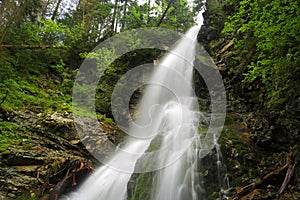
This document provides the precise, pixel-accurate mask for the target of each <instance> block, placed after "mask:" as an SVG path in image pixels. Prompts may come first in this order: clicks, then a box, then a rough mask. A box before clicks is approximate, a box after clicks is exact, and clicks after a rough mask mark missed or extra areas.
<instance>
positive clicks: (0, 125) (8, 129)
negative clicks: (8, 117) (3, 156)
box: [0, 121, 32, 153]
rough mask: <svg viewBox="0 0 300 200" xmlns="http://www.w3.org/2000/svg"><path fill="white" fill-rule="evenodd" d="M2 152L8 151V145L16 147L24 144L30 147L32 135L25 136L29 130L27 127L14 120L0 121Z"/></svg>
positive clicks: (0, 146) (0, 145)
mask: <svg viewBox="0 0 300 200" xmlns="http://www.w3.org/2000/svg"><path fill="white" fill-rule="evenodd" d="M0 130H1V134H0V152H2V153H4V152H7V151H8V150H7V148H8V147H16V146H20V145H22V148H29V147H30V146H31V145H32V144H31V138H30V136H25V135H24V134H21V133H24V132H28V131H27V129H26V128H24V127H21V126H20V125H18V124H15V123H13V122H6V121H0Z"/></svg>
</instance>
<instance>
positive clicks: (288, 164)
mask: <svg viewBox="0 0 300 200" xmlns="http://www.w3.org/2000/svg"><path fill="white" fill-rule="evenodd" d="M295 166H296V163H294V161H293V159H292V152H290V153H288V154H287V155H286V161H285V164H284V165H283V166H281V167H280V168H278V169H276V170H274V171H272V172H270V173H268V174H267V175H265V176H263V177H262V178H258V179H256V180H255V181H254V182H253V183H250V184H248V185H246V186H243V187H240V188H237V189H236V194H235V195H234V196H233V197H232V199H234V200H238V199H241V200H242V199H244V197H246V196H248V195H251V194H252V193H253V191H255V189H257V188H258V186H261V185H263V184H265V183H266V182H268V181H269V180H272V179H274V178H275V177H276V176H278V175H280V174H282V173H283V172H284V171H286V175H285V179H284V181H283V183H282V185H281V187H280V189H279V191H278V193H279V194H282V192H283V191H284V189H285V188H286V186H287V185H288V184H289V182H290V180H291V178H292V176H293V173H294V171H295Z"/></svg>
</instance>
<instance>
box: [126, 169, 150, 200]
mask: <svg viewBox="0 0 300 200" xmlns="http://www.w3.org/2000/svg"><path fill="white" fill-rule="evenodd" d="M152 181H153V173H151V172H150V173H142V174H139V175H138V177H137V178H136V180H135V185H134V187H133V190H132V193H131V195H130V194H129V197H128V198H127V199H128V200H140V199H150V197H151V188H152Z"/></svg>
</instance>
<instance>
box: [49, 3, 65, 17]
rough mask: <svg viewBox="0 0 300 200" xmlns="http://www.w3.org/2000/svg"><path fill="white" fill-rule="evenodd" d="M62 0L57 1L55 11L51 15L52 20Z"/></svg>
mask: <svg viewBox="0 0 300 200" xmlns="http://www.w3.org/2000/svg"><path fill="white" fill-rule="evenodd" d="M61 2H62V0H58V1H57V3H56V6H55V9H54V12H53V14H52V17H51V20H54V19H55V17H56V16H57V13H58V8H59V6H60V4H61Z"/></svg>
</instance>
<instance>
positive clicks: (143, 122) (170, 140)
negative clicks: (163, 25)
mask: <svg viewBox="0 0 300 200" xmlns="http://www.w3.org/2000/svg"><path fill="white" fill-rule="evenodd" d="M199 29H200V27H199V26H195V27H192V28H191V29H190V30H189V31H188V32H187V33H186V35H185V37H183V39H181V40H180V41H179V42H178V44H177V46H176V47H175V48H174V49H173V50H172V51H171V53H169V54H168V55H167V56H166V57H165V58H164V59H163V60H162V61H161V62H160V64H159V66H158V67H157V69H156V71H155V72H154V73H153V75H152V76H151V78H150V83H155V84H149V86H148V87H147V88H146V91H145V94H144V96H143V98H142V100H141V104H140V106H139V108H138V111H137V113H138V118H137V120H136V124H137V126H135V127H132V128H131V130H130V135H132V136H134V137H130V138H129V139H128V140H127V141H126V144H125V145H124V146H122V151H119V152H118V153H116V154H115V155H114V156H113V157H112V158H111V160H110V161H109V162H108V163H107V165H106V166H102V167H100V168H99V169H98V170H96V172H95V173H94V174H93V175H92V176H91V177H90V178H89V179H88V180H87V181H86V182H85V183H84V184H83V185H82V186H81V187H80V188H79V190H78V191H77V192H74V193H72V194H70V196H69V197H65V198H67V199H72V200H82V199H86V200H123V199H125V198H126V196H127V194H126V191H127V184H128V182H129V180H130V178H131V176H132V174H133V172H134V171H135V168H137V167H144V166H145V165H155V166H156V168H157V169H160V170H159V171H158V172H157V175H156V179H155V181H154V184H153V190H152V197H151V198H152V199H153V200H181V199H182V200H183V199H189V200H196V199H197V198H198V195H199V191H200V190H201V188H200V185H199V181H198V180H197V177H198V176H197V175H195V173H196V171H197V155H198V151H199V147H198V144H199V141H198V139H199V137H197V134H198V124H199V122H200V120H201V115H200V113H199V109H198V104H197V99H196V96H195V95H194V92H193V89H192V85H191V83H192V78H193V77H192V75H193V61H194V57H195V50H194V48H195V43H196V36H197V33H198V31H199ZM155 140H158V141H159V147H160V148H159V149H158V150H157V151H156V152H154V153H149V154H144V153H145V152H146V151H147V149H148V148H149V146H150V145H151V144H152V143H153V142H154V141H155Z"/></svg>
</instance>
